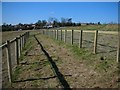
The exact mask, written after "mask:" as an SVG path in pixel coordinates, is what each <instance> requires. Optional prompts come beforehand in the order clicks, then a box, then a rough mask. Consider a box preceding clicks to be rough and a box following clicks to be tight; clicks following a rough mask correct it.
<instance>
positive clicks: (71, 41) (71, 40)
mask: <svg viewBox="0 0 120 90" xmlns="http://www.w3.org/2000/svg"><path fill="white" fill-rule="evenodd" d="M73 32H74V30H72V31H71V44H72V45H73Z"/></svg>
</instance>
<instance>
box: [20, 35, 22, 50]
mask: <svg viewBox="0 0 120 90" xmlns="http://www.w3.org/2000/svg"><path fill="white" fill-rule="evenodd" d="M21 51H22V35H20V52H21Z"/></svg>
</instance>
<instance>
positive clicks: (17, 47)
mask: <svg viewBox="0 0 120 90" xmlns="http://www.w3.org/2000/svg"><path fill="white" fill-rule="evenodd" d="M16 61H17V65H19V46H18V37H16Z"/></svg>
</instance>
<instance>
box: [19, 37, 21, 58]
mask: <svg viewBox="0 0 120 90" xmlns="http://www.w3.org/2000/svg"><path fill="white" fill-rule="evenodd" d="M19 45H20V46H19V57H20V54H21V35H20V36H19Z"/></svg>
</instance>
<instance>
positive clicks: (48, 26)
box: [43, 23, 53, 28]
mask: <svg viewBox="0 0 120 90" xmlns="http://www.w3.org/2000/svg"><path fill="white" fill-rule="evenodd" d="M43 28H53V24H52V23H46V25H45V26H43Z"/></svg>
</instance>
